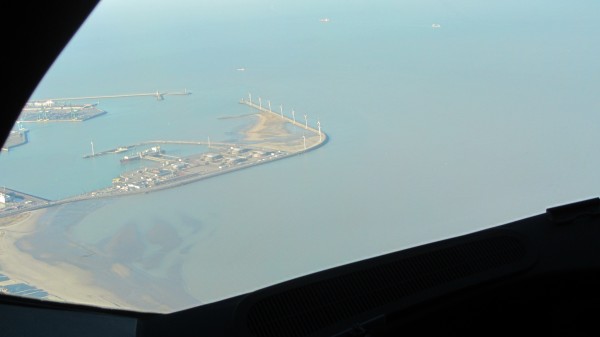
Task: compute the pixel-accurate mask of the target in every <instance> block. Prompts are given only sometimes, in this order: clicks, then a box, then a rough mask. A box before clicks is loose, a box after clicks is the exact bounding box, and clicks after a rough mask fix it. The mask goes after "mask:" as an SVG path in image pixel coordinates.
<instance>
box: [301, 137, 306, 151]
mask: <svg viewBox="0 0 600 337" xmlns="http://www.w3.org/2000/svg"><path fill="white" fill-rule="evenodd" d="M302 139H304V149H305V150H306V136H305V135H302Z"/></svg>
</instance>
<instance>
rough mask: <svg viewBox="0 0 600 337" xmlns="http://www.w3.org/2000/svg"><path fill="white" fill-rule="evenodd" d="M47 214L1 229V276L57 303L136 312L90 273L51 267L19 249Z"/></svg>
mask: <svg viewBox="0 0 600 337" xmlns="http://www.w3.org/2000/svg"><path fill="white" fill-rule="evenodd" d="M45 212H46V210H37V211H32V212H28V213H23V214H25V215H17V216H16V217H18V219H15V220H16V221H15V222H14V223H12V224H10V225H6V220H9V219H10V218H5V219H3V220H4V223H5V224H4V226H2V227H0V273H2V274H4V275H6V276H8V277H10V279H11V281H13V282H14V283H27V284H29V285H32V286H36V287H38V288H41V289H43V290H45V291H47V292H48V293H49V296H48V299H49V300H54V301H62V302H70V303H79V304H89V305H93V306H101V307H110V308H121V309H136V307H135V306H134V305H132V304H130V303H127V302H125V301H123V300H122V299H120V298H119V297H118V296H116V295H114V294H113V293H111V292H110V291H107V290H106V289H103V288H101V287H99V286H97V285H95V284H94V282H93V275H92V273H91V272H89V271H85V270H83V269H81V268H78V267H75V266H72V265H69V264H66V263H58V264H48V263H45V262H43V261H40V260H38V259H35V258H33V257H32V256H31V255H30V254H28V253H27V252H24V251H22V250H21V249H19V248H18V247H17V242H18V241H19V240H21V239H24V238H27V237H29V236H34V235H36V234H37V232H38V231H37V228H36V223H37V220H38V219H39V218H40V217H41V216H42V215H43V214H44V213H45Z"/></svg>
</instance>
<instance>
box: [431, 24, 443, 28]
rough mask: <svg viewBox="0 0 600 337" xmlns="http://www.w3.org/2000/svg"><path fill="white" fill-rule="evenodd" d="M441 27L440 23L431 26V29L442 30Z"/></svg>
mask: <svg viewBox="0 0 600 337" xmlns="http://www.w3.org/2000/svg"><path fill="white" fill-rule="evenodd" d="M440 27H441V25H440V24H439V23H434V24H432V25H431V28H440Z"/></svg>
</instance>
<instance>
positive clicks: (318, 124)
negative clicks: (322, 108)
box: [317, 120, 323, 142]
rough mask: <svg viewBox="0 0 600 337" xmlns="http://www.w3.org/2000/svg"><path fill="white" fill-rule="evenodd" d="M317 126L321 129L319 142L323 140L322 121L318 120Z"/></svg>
mask: <svg viewBox="0 0 600 337" xmlns="http://www.w3.org/2000/svg"><path fill="white" fill-rule="evenodd" d="M317 126H318V127H319V142H321V141H322V140H323V136H322V135H321V121H319V120H317Z"/></svg>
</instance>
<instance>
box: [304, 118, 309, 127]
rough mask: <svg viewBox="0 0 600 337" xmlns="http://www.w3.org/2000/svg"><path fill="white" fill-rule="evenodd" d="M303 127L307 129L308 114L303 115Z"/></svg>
mask: <svg viewBox="0 0 600 337" xmlns="http://www.w3.org/2000/svg"><path fill="white" fill-rule="evenodd" d="M304 128H305V129H306V130H308V116H307V115H304Z"/></svg>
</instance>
